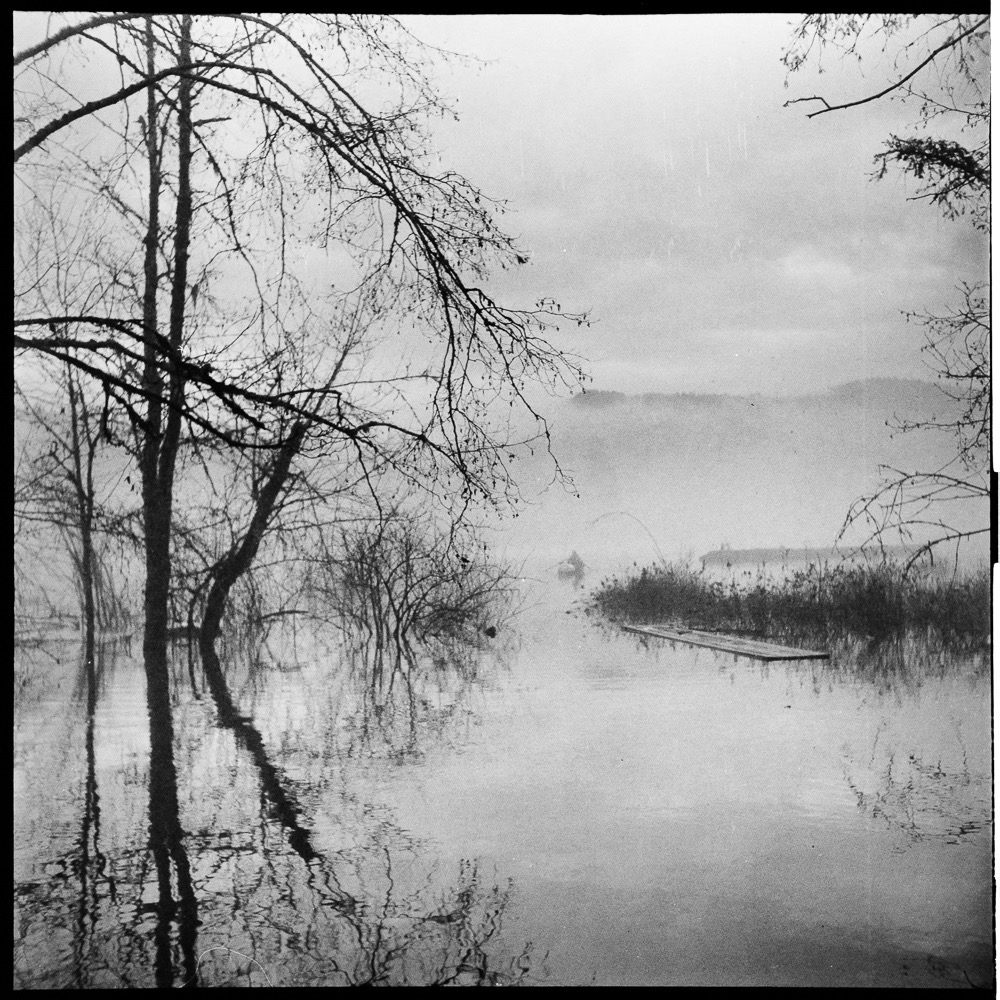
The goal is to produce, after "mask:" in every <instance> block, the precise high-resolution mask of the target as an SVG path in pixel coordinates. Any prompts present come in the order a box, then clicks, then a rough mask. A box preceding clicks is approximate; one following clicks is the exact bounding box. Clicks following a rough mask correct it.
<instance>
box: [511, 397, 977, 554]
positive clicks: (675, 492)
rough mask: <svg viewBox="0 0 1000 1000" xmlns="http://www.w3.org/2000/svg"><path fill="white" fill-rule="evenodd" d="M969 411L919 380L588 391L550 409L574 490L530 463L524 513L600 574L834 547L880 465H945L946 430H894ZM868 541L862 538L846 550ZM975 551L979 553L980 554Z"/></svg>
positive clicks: (966, 517) (950, 452)
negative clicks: (795, 390) (799, 389)
mask: <svg viewBox="0 0 1000 1000" xmlns="http://www.w3.org/2000/svg"><path fill="white" fill-rule="evenodd" d="M960 406H961V404H959V403H956V402H954V401H953V400H951V399H949V397H948V396H947V395H946V394H945V393H944V392H943V391H942V390H941V389H940V387H939V386H938V385H937V384H935V383H933V382H929V381H921V380H917V379H892V378H872V379H865V380H862V381H852V382H846V383H843V384H840V385H836V386H834V387H832V388H830V389H826V390H821V391H814V392H809V393H803V394H800V395H786V396H770V395H768V396H765V395H760V394H753V395H750V394H747V395H739V396H737V395H725V394H704V393H643V394H637V395H628V394H625V393H620V392H611V391H604V390H599V389H598V390H590V391H587V392H585V393H581V394H578V395H576V396H573V397H572V398H570V399H567V400H562V401H560V402H558V403H555V404H553V405H552V406H551V407H550V408H549V410H548V412H547V416H548V417H549V422H550V426H551V433H552V443H553V450H554V452H555V454H556V457H557V459H558V460H559V462H560V465H561V466H562V468H563V469H564V470H565V472H566V473H567V474H568V475H569V476H570V477H571V479H572V481H573V485H574V487H575V489H576V491H577V493H578V494H579V495H578V496H573V495H572V494H566V493H565V492H562V495H559V494H560V492H561V491H560V490H559V487H558V486H552V485H549V478H548V477H547V476H546V475H545V472H544V471H543V470H541V468H540V466H538V465H536V464H535V463H537V462H538V459H537V458H535V459H532V460H530V461H529V462H528V463H527V465H528V470H524V469H522V474H524V481H525V483H526V484H528V486H527V488H526V489H525V493H526V495H529V496H531V495H532V491H534V499H535V500H536V501H538V507H537V508H536V509H535V510H534V511H532V510H529V511H528V513H527V515H526V518H527V521H528V522H529V523H532V524H536V523H537V525H538V532H539V533H538V536H537V539H536V541H537V542H538V544H539V545H541V546H542V547H543V549H544V550H545V552H546V554H547V555H553V556H556V555H558V554H559V552H561V551H562V550H563V549H565V550H566V552H564V553H563V555H564V556H565V554H567V553H568V551H569V550H570V549H573V548H575V549H577V550H578V551H579V552H580V555H581V556H582V557H583V559H584V561H589V562H591V563H593V562H594V561H595V560H596V562H597V563H598V564H599V565H601V566H602V567H614V566H617V565H620V564H621V563H622V562H623V561H628V562H632V561H634V560H638V561H639V562H640V563H642V561H643V559H646V560H650V559H654V558H658V557H659V554H658V553H657V551H656V549H655V547H654V546H653V544H652V543H653V541H654V540H655V543H656V545H657V546H658V547H659V549H660V552H661V553H662V555H663V557H664V558H667V559H675V558H695V559H697V558H699V557H700V556H701V555H703V554H704V553H706V552H709V551H711V550H713V549H718V548H720V547H721V546H723V545H727V546H731V547H732V548H736V549H742V548H748V549H749V548H786V547H787V548H809V547H818V548H826V547H828V546H831V545H832V544H833V543H834V541H835V539H836V536H837V533H838V532H839V530H840V528H841V526H842V525H843V522H844V518H845V516H846V514H847V512H848V509H849V507H850V505H851V504H852V503H853V502H854V501H855V500H856V499H857V498H858V497H860V496H861V495H862V494H865V493H868V492H871V491H872V490H873V489H874V487H875V486H876V484H877V482H878V480H879V476H880V473H879V469H880V466H892V467H898V468H910V467H912V468H922V469H938V468H940V467H941V466H943V465H944V464H946V463H947V462H948V461H950V460H951V459H953V458H954V441H953V436H952V435H951V434H950V433H949V432H948V431H942V430H925V429H918V430H910V431H907V432H905V433H904V432H902V431H900V430H899V429H898V428H897V427H896V426H895V425H897V424H898V423H899V422H901V421H914V420H918V421H919V420H927V419H930V418H932V417H933V418H936V419H937V420H939V421H944V420H947V419H948V418H949V416H950V415H951V414H952V413H954V414H955V415H956V416H957V415H958V413H959V411H960ZM535 469H537V474H536V475H535V476H534V477H533V476H532V475H531V474H530V473H531V471H533V470H535ZM525 473H527V474H525ZM973 507H975V505H974V504H969V505H968V506H967V508H966V509H965V510H956V511H955V515H954V516H955V517H956V518H958V519H960V520H962V522H963V523H966V522H967V523H968V524H970V525H971V524H973V519H974V516H982V513H983V512H982V511H978V512H977V511H973V510H972V509H971V508H973ZM595 522H596V523H595ZM638 522H641V524H640V523H638ZM862 540H863V539H862V536H861V534H859V532H858V531H855V532H854V533H853V534H848V535H846V536H845V539H844V542H845V543H848V544H857V543H859V542H860V541H862ZM897 541H898V538H896V537H893V538H892V539H887V544H894V543H896V542H897ZM588 549H589V550H590V559H589V560H588V554H587V550H588ZM966 554H967V555H968V556H970V557H974V558H979V557H980V555H983V554H985V546H983V547H981V550H980V549H979V548H977V549H973V548H972V547H969V549H968V551H967V553H966Z"/></svg>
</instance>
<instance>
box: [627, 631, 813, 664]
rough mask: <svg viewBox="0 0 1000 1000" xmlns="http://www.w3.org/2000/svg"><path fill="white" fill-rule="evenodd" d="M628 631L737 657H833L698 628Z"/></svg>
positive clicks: (763, 658) (796, 658)
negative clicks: (732, 654) (703, 630)
mask: <svg viewBox="0 0 1000 1000" xmlns="http://www.w3.org/2000/svg"><path fill="white" fill-rule="evenodd" d="M622 628H623V629H624V630H625V631H626V632H635V633H638V634H639V635H650V636H654V637H655V638H657V639H670V640H673V641H675V642H686V643H688V645H691V646H705V647H707V648H709V649H717V650H721V651H722V652H724V653H735V654H737V655H738V656H752V657H753V658H754V659H757V660H828V659H829V658H830V654H829V653H826V652H821V651H818V650H815V649H798V648H796V647H795V646H781V645H779V644H778V643H775V642H761V641H759V640H757V639H742V638H740V637H739V636H736V635H723V634H722V633H716V632H702V631H700V630H698V629H683V628H660V627H657V626H653V625H641V626H640V625H623V626H622Z"/></svg>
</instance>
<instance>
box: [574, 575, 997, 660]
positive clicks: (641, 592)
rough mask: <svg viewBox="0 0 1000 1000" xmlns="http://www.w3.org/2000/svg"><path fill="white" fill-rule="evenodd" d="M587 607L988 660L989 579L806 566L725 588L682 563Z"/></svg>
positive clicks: (610, 588) (621, 581) (782, 636)
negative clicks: (943, 577) (931, 650)
mask: <svg viewBox="0 0 1000 1000" xmlns="http://www.w3.org/2000/svg"><path fill="white" fill-rule="evenodd" d="M589 610H590V611H591V612H592V613H597V614H599V615H601V616H602V617H604V618H606V619H609V620H611V621H613V622H620V623H629V624H653V623H659V624H664V623H669V624H673V625H682V626H685V627H687V628H697V629H705V630H709V631H713V630H714V631H721V632H728V633H731V634H733V635H741V636H746V637H751V638H759V639H767V640H771V641H776V642H785V643H788V644H793V645H803V646H811V647H813V648H820V647H824V648H829V649H840V650H842V651H845V652H846V651H847V650H854V651H858V650H862V649H876V648H877V649H878V650H880V651H882V652H886V651H888V650H890V649H891V648H893V647H895V648H896V649H898V650H900V651H902V650H905V649H910V650H911V651H912V649H913V648H915V647H916V648H922V649H933V650H935V651H945V652H947V653H949V654H957V655H961V656H975V657H979V658H988V653H989V650H990V642H991V630H992V605H991V593H990V574H989V571H988V570H987V569H985V568H984V569H982V570H980V571H978V572H976V573H973V574H971V575H968V576H965V577H962V578H953V579H946V580H941V579H934V578H931V577H929V576H926V575H925V576H917V575H914V574H912V573H911V574H909V575H908V574H906V573H904V572H903V570H902V569H901V568H900V567H897V566H894V565H892V564H883V565H879V566H851V567H837V568H834V569H828V568H825V567H810V568H809V569H807V570H803V571H800V572H796V573H794V574H792V575H790V576H788V577H787V578H785V579H771V578H766V577H763V576H758V577H757V578H756V579H754V580H753V581H738V580H736V581H728V582H723V581H720V580H718V579H713V578H711V577H710V576H709V575H708V574H707V573H705V572H704V571H701V570H698V569H694V568H692V567H691V566H689V565H685V564H660V565H656V566H650V567H645V568H641V569H637V571H636V572H634V573H631V574H628V575H626V576H624V577H623V578H619V577H612V578H610V579H606V580H604V581H602V582H601V584H600V585H599V586H598V587H597V588H596V590H594V592H593V593H592V594H591V595H590V603H589Z"/></svg>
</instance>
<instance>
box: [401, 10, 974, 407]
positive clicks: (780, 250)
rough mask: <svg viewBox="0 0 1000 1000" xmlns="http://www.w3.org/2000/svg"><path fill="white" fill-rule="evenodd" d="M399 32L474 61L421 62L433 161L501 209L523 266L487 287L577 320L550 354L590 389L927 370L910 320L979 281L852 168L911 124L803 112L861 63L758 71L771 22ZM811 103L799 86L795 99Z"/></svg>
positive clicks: (862, 112) (888, 185)
mask: <svg viewBox="0 0 1000 1000" xmlns="http://www.w3.org/2000/svg"><path fill="white" fill-rule="evenodd" d="M405 20H406V22H407V24H408V25H409V26H411V27H412V30H413V32H414V34H415V35H417V36H418V37H419V38H421V39H422V40H424V41H427V42H430V43H433V44H436V45H441V46H443V47H445V48H449V49H452V50H454V51H458V52H463V53H468V54H471V55H476V56H479V57H481V58H483V59H488V60H490V62H489V63H488V64H487V65H485V66H481V67H467V66H463V65H459V64H452V65H446V66H442V67H441V68H440V69H439V70H438V71H437V73H436V78H437V80H438V82H439V86H440V90H441V92H442V94H444V95H447V96H450V97H451V98H453V99H454V102H455V106H456V109H457V111H458V113H459V115H460V118H461V120H460V122H459V123H458V124H450V125H447V126H442V127H441V129H440V130H439V132H438V135H439V140H440V148H441V150H442V152H443V154H444V162H445V164H447V165H449V166H453V167H455V168H456V169H459V170H461V171H462V172H464V173H465V174H466V175H467V176H468V177H469V178H470V179H471V180H473V181H474V182H476V183H477V184H478V185H479V186H480V187H481V188H483V189H484V190H485V191H486V192H487V193H488V194H491V195H494V196H496V197H501V198H506V199H509V200H510V203H511V208H512V210H513V211H512V212H511V213H510V214H508V215H507V216H506V226H507V229H508V231H510V232H513V233H514V234H516V235H517V236H519V237H520V240H521V244H522V246H523V248H524V249H525V250H527V251H528V253H529V255H530V257H531V261H532V262H531V265H530V266H528V267H526V268H523V269H522V270H521V271H520V272H519V273H518V274H517V275H516V276H514V277H511V278H508V277H506V276H505V277H504V282H505V284H504V285H503V286H497V287H498V288H501V287H502V289H503V291H504V292H505V293H506V294H507V295H508V297H510V296H514V297H515V298H517V299H518V304H528V303H530V302H534V301H535V300H536V299H537V298H539V297H541V296H543V295H550V296H553V297H554V298H555V299H556V300H557V301H558V302H559V303H560V304H561V305H562V307H563V308H564V309H566V310H571V311H577V310H588V311H590V312H591V313H592V314H593V316H594V318H595V319H596V320H597V322H596V323H595V325H594V326H593V327H592V328H591V329H590V330H585V331H583V332H582V333H581V332H579V331H578V330H577V328H576V327H575V326H573V327H572V337H571V338H570V337H569V335H567V339H565V340H560V341H559V343H560V346H565V347H570V348H575V349H576V350H578V351H579V352H580V353H582V354H583V355H585V356H586V357H587V358H588V359H589V361H590V366H589V367H590V370H591V372H592V374H593V377H594V385H593V387H594V388H599V389H614V390H620V391H625V392H639V391H694V392H706V391H715V392H755V391H759V392H765V393H784V392H801V391H807V390H809V389H812V388H822V387H825V386H829V385H832V384H835V383H838V382H843V381H847V380H850V379H856V378H864V377H867V376H914V377H930V373H929V372H928V370H927V369H926V367H925V366H924V365H923V363H922V360H921V357H920V352H919V347H920V344H921V342H922V339H921V338H922V335H921V331H920V329H919V327H917V326H915V325H913V324H909V325H908V324H907V323H906V322H905V320H904V318H903V317H902V316H901V315H900V311H901V310H905V309H908V310H918V311H919V310H942V309H944V308H945V307H946V306H947V304H948V303H949V302H950V301H954V299H955V296H954V293H953V290H954V287H955V285H956V284H957V283H958V281H959V280H960V279H961V278H967V279H969V278H973V279H974V278H977V277H978V276H979V275H980V274H981V273H982V269H983V268H984V267H985V266H986V265H985V243H984V241H982V240H981V239H978V238H976V237H975V236H974V235H973V233H972V230H971V226H970V225H969V224H968V223H967V222H947V221H945V220H944V219H942V218H941V216H940V213H939V212H938V211H937V210H935V209H934V208H933V207H931V206H928V205H927V204H925V203H922V202H908V201H907V200H906V196H907V194H912V193H913V190H912V182H909V184H908V183H907V182H906V181H905V180H904V179H903V178H901V177H898V176H895V177H890V178H887V179H886V180H883V181H880V182H877V183H876V182H873V181H870V180H869V179H868V175H869V174H870V173H871V171H872V169H873V164H872V158H873V156H874V154H875V153H877V152H878V151H879V150H880V149H881V148H882V142H883V140H884V139H885V138H886V137H887V136H888V135H889V134H890V133H891V132H897V133H899V132H903V133H904V134H907V133H908V132H910V131H911V130H910V129H907V128H906V125H907V123H909V122H910V121H912V120H913V118H914V116H915V110H916V109H915V108H911V107H906V106H903V105H900V104H898V103H893V102H887V101H880V102H877V103H874V104H870V105H866V106H864V107H861V108H856V109H852V110H848V111H842V112H837V113H834V114H828V115H821V116H819V117H817V118H814V119H812V120H810V119H808V118H807V117H806V111H807V110H811V108H808V109H807V108H805V107H804V106H802V105H798V106H794V107H790V108H784V107H783V106H782V105H783V104H784V102H785V101H786V100H787V99H788V98H790V97H796V96H805V95H810V94H814V93H823V94H825V95H828V96H830V97H831V98H834V97H835V98H838V99H852V98H856V97H860V96H864V95H866V94H868V93H870V92H871V91H872V90H873V89H879V87H878V85H879V84H880V83H882V81H884V80H885V79H886V73H887V72H888V69H887V67H886V66H885V65H884V64H883V65H880V64H879V61H878V60H873V61H869V62H866V63H865V64H863V67H862V69H863V71H864V73H865V75H864V76H863V75H861V73H860V72H859V70H858V69H857V67H855V66H852V65H847V66H845V65H843V64H842V63H840V62H839V61H838V60H837V59H835V58H833V57H832V56H831V57H828V58H827V59H826V60H825V62H824V68H825V69H826V72H825V73H824V74H823V75H822V76H821V77H819V78H818V79H817V77H816V75H815V74H814V73H813V72H808V73H807V72H802V73H800V74H797V75H796V76H793V77H792V78H791V80H790V85H789V88H788V89H787V90H786V89H785V88H784V82H785V70H784V67H783V66H782V64H781V62H780V58H781V55H782V52H783V50H784V48H785V46H786V45H787V43H788V42H789V40H790V38H791V25H792V24H793V23H794V22H795V20H796V19H794V18H793V17H792V16H791V15H761V14H747V15H687V16H685V15H661V16H653V15H644V16H627V17H591V16H555V15H552V16H549V15H545V16H539V15H507V16H485V15H473V16H464V17H451V18H447V17H423V16H420V17H408V18H406V19H405ZM817 88H819V89H817Z"/></svg>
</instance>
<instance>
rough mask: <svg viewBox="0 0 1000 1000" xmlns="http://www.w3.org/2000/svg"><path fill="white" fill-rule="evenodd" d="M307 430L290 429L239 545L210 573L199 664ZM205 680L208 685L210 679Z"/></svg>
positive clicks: (211, 649)
mask: <svg viewBox="0 0 1000 1000" xmlns="http://www.w3.org/2000/svg"><path fill="white" fill-rule="evenodd" d="M307 429H308V424H307V423H306V422H305V421H303V420H300V421H298V422H296V423H295V425H294V426H293V427H292V432H291V434H289V436H288V438H287V439H286V441H285V443H284V444H283V445H282V446H281V448H280V449H279V451H278V454H277V456H276V457H275V459H274V463H273V464H272V466H271V471H270V472H269V473H268V477H267V482H265V483H264V487H263V489H262V490H261V491H260V494H259V496H258V497H257V506H256V508H255V509H254V513H253V517H252V518H251V519H250V526H249V527H248V528H247V530H246V534H245V535H244V536H243V539H242V541H240V542H239V543H237V544H236V545H234V546H233V547H232V548H231V549H230V550H229V552H228V553H227V554H226V555H225V556H223V557H222V559H220V560H219V562H218V563H216V565H215V567H214V568H213V570H212V584H211V587H210V588H209V591H208V597H207V598H206V599H205V613H204V615H203V616H202V621H201V632H200V634H199V637H198V642H199V648H200V650H201V656H202V662H205V661H206V660H207V659H209V658H210V656H213V655H214V653H215V640H216V639H217V638H218V635H219V628H220V626H221V624H222V614H223V612H224V611H225V609H226V601H227V599H228V597H229V592H230V591H231V590H232V589H233V585H234V584H235V583H236V581H237V580H238V579H239V578H240V577H241V576H242V575H243V574H244V573H246V571H247V570H248V569H250V567H251V566H252V565H253V561H254V559H255V558H256V556H257V551H258V550H259V549H260V543H261V540H262V539H263V537H264V532H265V530H266V529H267V523H268V521H269V520H270V519H271V515H272V514H273V512H274V506H275V504H276V503H277V501H278V497H279V496H280V495H281V491H282V489H283V488H284V486H285V483H286V481H287V479H288V472H289V469H290V468H291V464H292V460H293V459H294V458H295V456H296V455H297V454H298V452H299V449H300V448H301V447H302V441H303V439H304V438H305V435H306V430H307ZM209 680H210V681H211V678H209Z"/></svg>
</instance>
